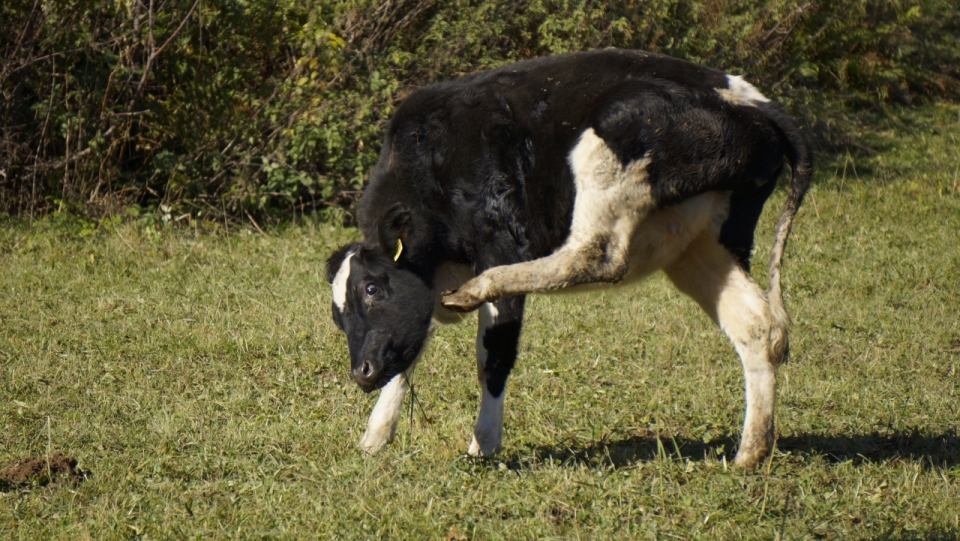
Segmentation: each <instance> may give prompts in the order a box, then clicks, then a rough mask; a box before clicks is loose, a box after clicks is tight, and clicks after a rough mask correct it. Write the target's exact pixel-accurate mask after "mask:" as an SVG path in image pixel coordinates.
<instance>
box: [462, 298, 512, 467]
mask: <svg viewBox="0 0 960 541" xmlns="http://www.w3.org/2000/svg"><path fill="white" fill-rule="evenodd" d="M498 315H500V314H499V312H498V311H497V307H496V306H494V305H493V304H491V303H489V302H488V303H485V304H484V305H483V306H481V307H480V310H479V312H478V314H477V320H478V321H477V327H478V328H477V378H478V379H479V380H480V387H481V389H482V392H483V396H482V398H481V399H480V413H479V414H478V415H477V424H476V425H474V428H473V440H472V441H471V442H470V447H469V448H468V449H467V454H469V455H470V456H491V455H493V454H495V453H496V452H497V451H499V450H500V443H501V442H502V441H503V398H504V395H506V393H507V391H506V389H504V391H503V393H501V394H500V396H499V397H497V398H494V397H493V395H491V394H490V391H488V390H487V377H486V372H485V371H484V368H485V367H486V366H487V356H488V355H489V352H488V351H487V348H485V347H484V346H483V339H484V338H485V337H486V335H487V331H488V330H489V329H490V328H492V327H493V326H494V324H495V323H496V319H497V316H498Z"/></svg>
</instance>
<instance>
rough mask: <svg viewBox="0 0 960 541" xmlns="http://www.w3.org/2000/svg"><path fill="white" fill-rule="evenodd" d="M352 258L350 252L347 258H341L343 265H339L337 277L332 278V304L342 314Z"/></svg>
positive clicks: (345, 301)
mask: <svg viewBox="0 0 960 541" xmlns="http://www.w3.org/2000/svg"><path fill="white" fill-rule="evenodd" d="M352 257H353V252H350V253H349V254H347V257H345V258H343V263H341V264H340V269H339V270H337V275H336V276H334V277H333V304H335V305H336V307H337V310H340V312H343V307H344V306H345V305H346V303H347V282H348V281H349V280H350V259H351V258H352Z"/></svg>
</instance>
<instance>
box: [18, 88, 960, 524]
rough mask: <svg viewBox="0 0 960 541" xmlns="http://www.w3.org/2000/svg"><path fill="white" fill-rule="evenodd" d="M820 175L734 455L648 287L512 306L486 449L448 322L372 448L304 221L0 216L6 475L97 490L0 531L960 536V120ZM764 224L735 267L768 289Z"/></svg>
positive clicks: (699, 354)
mask: <svg viewBox="0 0 960 541" xmlns="http://www.w3.org/2000/svg"><path fill="white" fill-rule="evenodd" d="M904 115H906V118H905V120H902V121H889V122H888V124H887V125H884V126H880V127H879V129H877V133H876V134H875V135H874V136H873V139H872V140H871V141H872V144H874V146H875V147H877V148H878V149H881V150H882V152H880V153H878V154H875V155H849V156H840V157H837V158H835V159H829V160H826V161H824V162H823V163H821V164H820V169H819V174H818V177H817V180H816V185H815V186H814V187H813V189H812V190H811V192H810V194H809V196H808V199H807V202H806V204H805V206H804V208H803V209H802V211H801V215H800V217H799V218H798V220H797V223H796V227H795V229H794V233H793V236H792V238H791V243H790V246H789V248H788V254H787V261H786V265H785V271H784V290H785V292H786V296H787V302H788V309H789V311H790V313H791V316H792V317H793V321H794V323H793V327H792V331H791V332H792V335H791V336H792V347H791V350H792V359H791V361H790V363H789V364H787V365H786V366H784V367H783V368H782V369H781V371H780V378H779V381H780V388H779V391H780V395H779V402H778V407H779V409H778V433H779V440H778V451H777V452H776V453H775V455H774V457H773V459H772V461H770V462H769V463H767V464H765V465H764V467H763V468H762V469H761V470H760V471H758V472H756V473H754V474H749V475H745V474H743V473H740V472H736V471H734V470H732V469H729V468H728V467H727V463H728V461H730V460H731V459H732V455H733V453H734V452H735V450H736V446H737V444H738V434H739V430H740V424H741V420H742V410H743V392H742V388H741V386H742V376H741V371H740V367H739V362H738V360H737V357H736V354H735V353H734V351H733V348H732V347H731V346H730V345H729V343H728V342H727V341H726V339H725V338H724V337H723V335H722V334H721V333H720V332H719V331H718V330H716V329H715V328H714V326H713V325H712V323H711V322H710V321H709V320H708V318H707V317H706V316H705V315H703V314H702V312H701V311H700V310H699V308H697V307H696V306H695V304H694V303H693V302H692V301H690V300H689V299H687V298H685V297H683V296H681V295H679V294H678V293H676V292H675V290H673V289H672V288H671V287H670V286H669V285H668V284H667V282H666V280H664V279H663V278H662V277H654V278H653V279H651V280H650V281H649V282H647V283H645V284H643V285H642V286H640V287H637V288H631V289H624V290H611V291H607V292H605V293H602V294H598V295H594V296H579V295H577V296H558V297H533V298H531V299H530V301H529V302H528V317H527V324H526V327H525V330H524V336H523V346H522V353H521V356H520V359H519V361H518V367H517V369H516V371H515V372H514V375H513V377H512V378H511V380H510V382H509V384H508V391H507V392H508V395H507V415H506V433H505V442H504V444H505V445H504V451H503V453H502V455H501V456H500V457H498V458H497V459H493V460H488V461H472V460H467V459H465V458H464V457H463V453H464V452H465V450H466V447H467V443H468V442H469V439H470V431H471V427H472V423H473V420H474V417H475V415H476V411H477V408H478V405H479V393H478V387H477V385H476V382H475V375H474V360H473V357H472V354H473V348H474V327H475V324H474V323H473V322H471V323H468V324H464V325H461V326H458V327H447V328H442V329H440V330H439V332H438V333H437V334H436V336H435V339H434V341H433V343H432V345H431V348H430V350H429V353H428V355H427V357H426V359H425V361H424V362H423V363H422V364H421V368H420V369H419V370H418V373H417V375H416V380H415V381H416V383H417V386H416V391H417V394H416V395H417V404H416V406H415V407H414V408H412V410H409V411H408V412H407V413H405V414H404V417H403V419H402V421H401V424H400V429H399V434H398V439H397V441H396V442H395V443H394V444H393V445H391V446H389V447H388V448H387V449H386V450H385V451H384V452H383V453H381V454H380V455H378V456H377V457H366V456H363V455H362V454H361V453H360V452H359V451H358V450H356V448H355V444H356V442H357V441H358V440H359V437H360V435H361V433H362V431H363V427H364V424H365V421H366V415H367V413H369V410H370V408H371V407H372V405H373V401H374V400H375V398H376V397H375V395H365V394H363V393H362V392H361V391H360V390H359V389H358V388H357V386H356V385H355V384H354V383H353V382H352V380H351V379H350V377H349V374H348V372H347V363H348V361H347V355H346V344H345V341H344V339H343V337H342V336H341V335H340V334H339V332H337V331H336V329H335V327H334V326H333V324H332V322H331V320H330V316H329V305H330V291H329V287H328V286H327V285H326V283H325V279H324V270H323V263H324V260H325V257H326V256H327V255H328V254H329V252H330V251H331V250H332V249H333V248H334V247H335V246H337V245H339V244H340V243H341V242H344V241H346V240H347V239H349V238H351V236H352V235H355V234H356V233H355V232H354V231H351V230H346V231H344V230H340V229H336V228H332V227H328V226H324V225H313V224H307V225H303V226H299V227H290V228H287V229H284V230H281V231H274V232H270V233H269V234H268V235H260V234H256V233H252V232H250V231H245V230H241V231H232V232H230V233H229V234H227V233H224V232H221V233H220V234H210V233H204V234H193V233H191V232H189V231H184V230H181V231H178V232H169V231H168V232H163V233H162V234H160V235H154V234H151V233H149V232H147V231H144V230H142V229H140V228H138V227H136V226H134V225H129V224H122V225H117V226H110V225H104V226H101V227H100V229H99V230H97V231H93V232H91V231H76V230H71V229H70V228H56V227H52V226H50V224H49V222H41V223H39V224H34V226H32V227H31V226H30V225H28V224H24V223H20V222H13V221H9V220H7V221H4V222H0V223H2V227H0V271H2V272H0V467H2V466H3V465H5V464H7V463H9V462H11V461H13V460H14V459H15V458H18V457H22V456H45V455H46V454H47V453H48V452H52V451H53V450H61V451H63V452H64V453H66V454H69V455H73V456H76V457H77V458H78V459H79V461H80V467H81V468H83V469H85V470H89V471H91V472H92V477H91V478H90V479H89V480H87V481H86V482H84V483H82V484H80V485H77V486H71V485H61V486H55V487H46V488H33V489H23V490H10V491H7V492H0V538H12V539H35V538H38V537H47V538H64V539H70V538H73V539H78V538H84V537H90V538H96V539H101V538H108V539H109V538H129V537H142V538H224V537H239V538H260V537H277V538H315V537H337V538H341V537H342V538H363V539H368V538H369V539H373V538H389V539H395V538H412V539H423V538H429V539H444V538H445V535H446V534H447V533H448V532H450V533H451V534H452V533H453V532H451V529H452V528H454V527H455V528H456V533H457V535H461V536H464V535H465V536H466V537H468V538H471V539H528V538H530V539H534V538H535V539H543V538H558V539H569V538H577V537H580V538H584V539H599V538H611V537H612V538H630V539H663V538H698V539H731V538H749V539H774V538H777V537H779V538H780V539H802V538H807V539H875V538H880V539H883V538H888V539H956V538H957V537H958V535H960V524H958V521H960V494H958V489H960V435H958V426H960V413H958V412H960V373H958V369H960V366H958V365H960V278H958V277H960V189H958V187H957V184H956V181H957V171H958V168H960V146H958V145H957V139H960V130H958V128H957V126H960V108H958V107H956V106H941V105H935V106H929V107H927V108H925V109H923V110H922V111H920V112H913V113H907V112H904ZM782 200H783V194H782V192H778V193H777V194H776V195H775V197H774V199H773V200H772V202H771V204H770V205H769V207H768V212H767V213H766V214H765V216H764V221H763V224H762V226H761V237H760V239H759V240H758V251H757V255H756V259H755V261H756V265H755V266H756V271H757V274H758V279H759V280H760V281H761V282H765V277H764V271H763V268H764V267H765V261H766V257H767V250H768V247H769V245H770V242H771V231H772V224H773V221H774V220H775V218H776V216H775V215H776V214H777V213H779V209H780V204H781V203H782Z"/></svg>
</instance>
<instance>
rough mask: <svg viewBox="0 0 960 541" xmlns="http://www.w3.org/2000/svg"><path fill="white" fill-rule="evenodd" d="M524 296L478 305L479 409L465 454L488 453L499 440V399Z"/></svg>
mask: <svg viewBox="0 0 960 541" xmlns="http://www.w3.org/2000/svg"><path fill="white" fill-rule="evenodd" d="M523 304H524V297H510V298H506V299H503V300H500V301H497V302H495V303H486V304H483V305H482V306H481V307H480V310H479V314H478V320H479V321H478V325H477V378H478V379H479V380H480V390H481V398H480V413H479V415H478V416H477V424H476V425H475V426H474V428H473V440H472V441H471V442H470V447H469V448H468V450H467V454H469V455H471V456H491V455H493V454H495V453H497V452H498V451H499V450H500V445H501V442H502V441H503V399H504V394H505V393H506V383H507V377H508V376H509V375H510V371H511V370H512V369H513V365H514V363H515V362H516V360H517V346H518V344H519V341H520V327H521V322H522V320H523Z"/></svg>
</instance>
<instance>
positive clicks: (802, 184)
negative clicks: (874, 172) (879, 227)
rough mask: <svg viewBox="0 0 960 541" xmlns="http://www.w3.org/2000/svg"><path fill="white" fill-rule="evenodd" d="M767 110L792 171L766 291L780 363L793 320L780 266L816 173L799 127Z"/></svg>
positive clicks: (773, 350) (774, 353)
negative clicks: (794, 222) (785, 146)
mask: <svg viewBox="0 0 960 541" xmlns="http://www.w3.org/2000/svg"><path fill="white" fill-rule="evenodd" d="M765 105H766V104H765ZM765 109H766V113H767V115H768V116H769V118H770V120H771V121H772V122H773V124H774V125H775V126H776V128H777V130H778V131H780V132H781V134H782V136H783V137H784V138H785V139H786V141H787V148H786V154H787V158H788V159H789V160H790V165H791V169H792V172H793V179H792V180H791V182H790V193H789V194H788V195H787V202H786V204H785V205H784V207H783V211H782V212H781V213H780V220H779V221H778V222H777V229H776V232H775V234H774V241H773V248H771V250H770V267H769V277H770V286H769V291H768V292H767V297H768V299H769V303H770V314H771V316H772V317H773V321H772V322H771V323H772V328H771V336H770V338H771V340H770V343H771V355H772V359H773V361H774V362H775V363H777V364H779V363H782V362H784V361H786V360H787V356H788V354H789V341H788V339H787V326H788V325H789V322H790V317H789V316H788V315H787V310H786V308H785V307H784V305H783V291H782V290H781V288H780V269H781V267H782V265H783V252H784V250H785V249H786V247H787V237H788V236H790V227H791V226H792V225H793V219H794V217H795V216H796V215H797V211H798V210H799V209H800V203H802V202H803V196H804V195H806V193H807V189H808V188H810V178H811V177H812V176H813V152H812V151H811V149H810V145H809V144H808V142H807V139H806V137H805V136H804V135H803V132H802V131H801V129H800V126H799V125H798V124H797V123H796V122H795V121H794V120H793V119H792V118H790V117H789V116H788V115H787V114H786V113H784V112H783V110H782V109H780V108H779V107H777V106H773V105H771V106H768V107H765Z"/></svg>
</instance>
